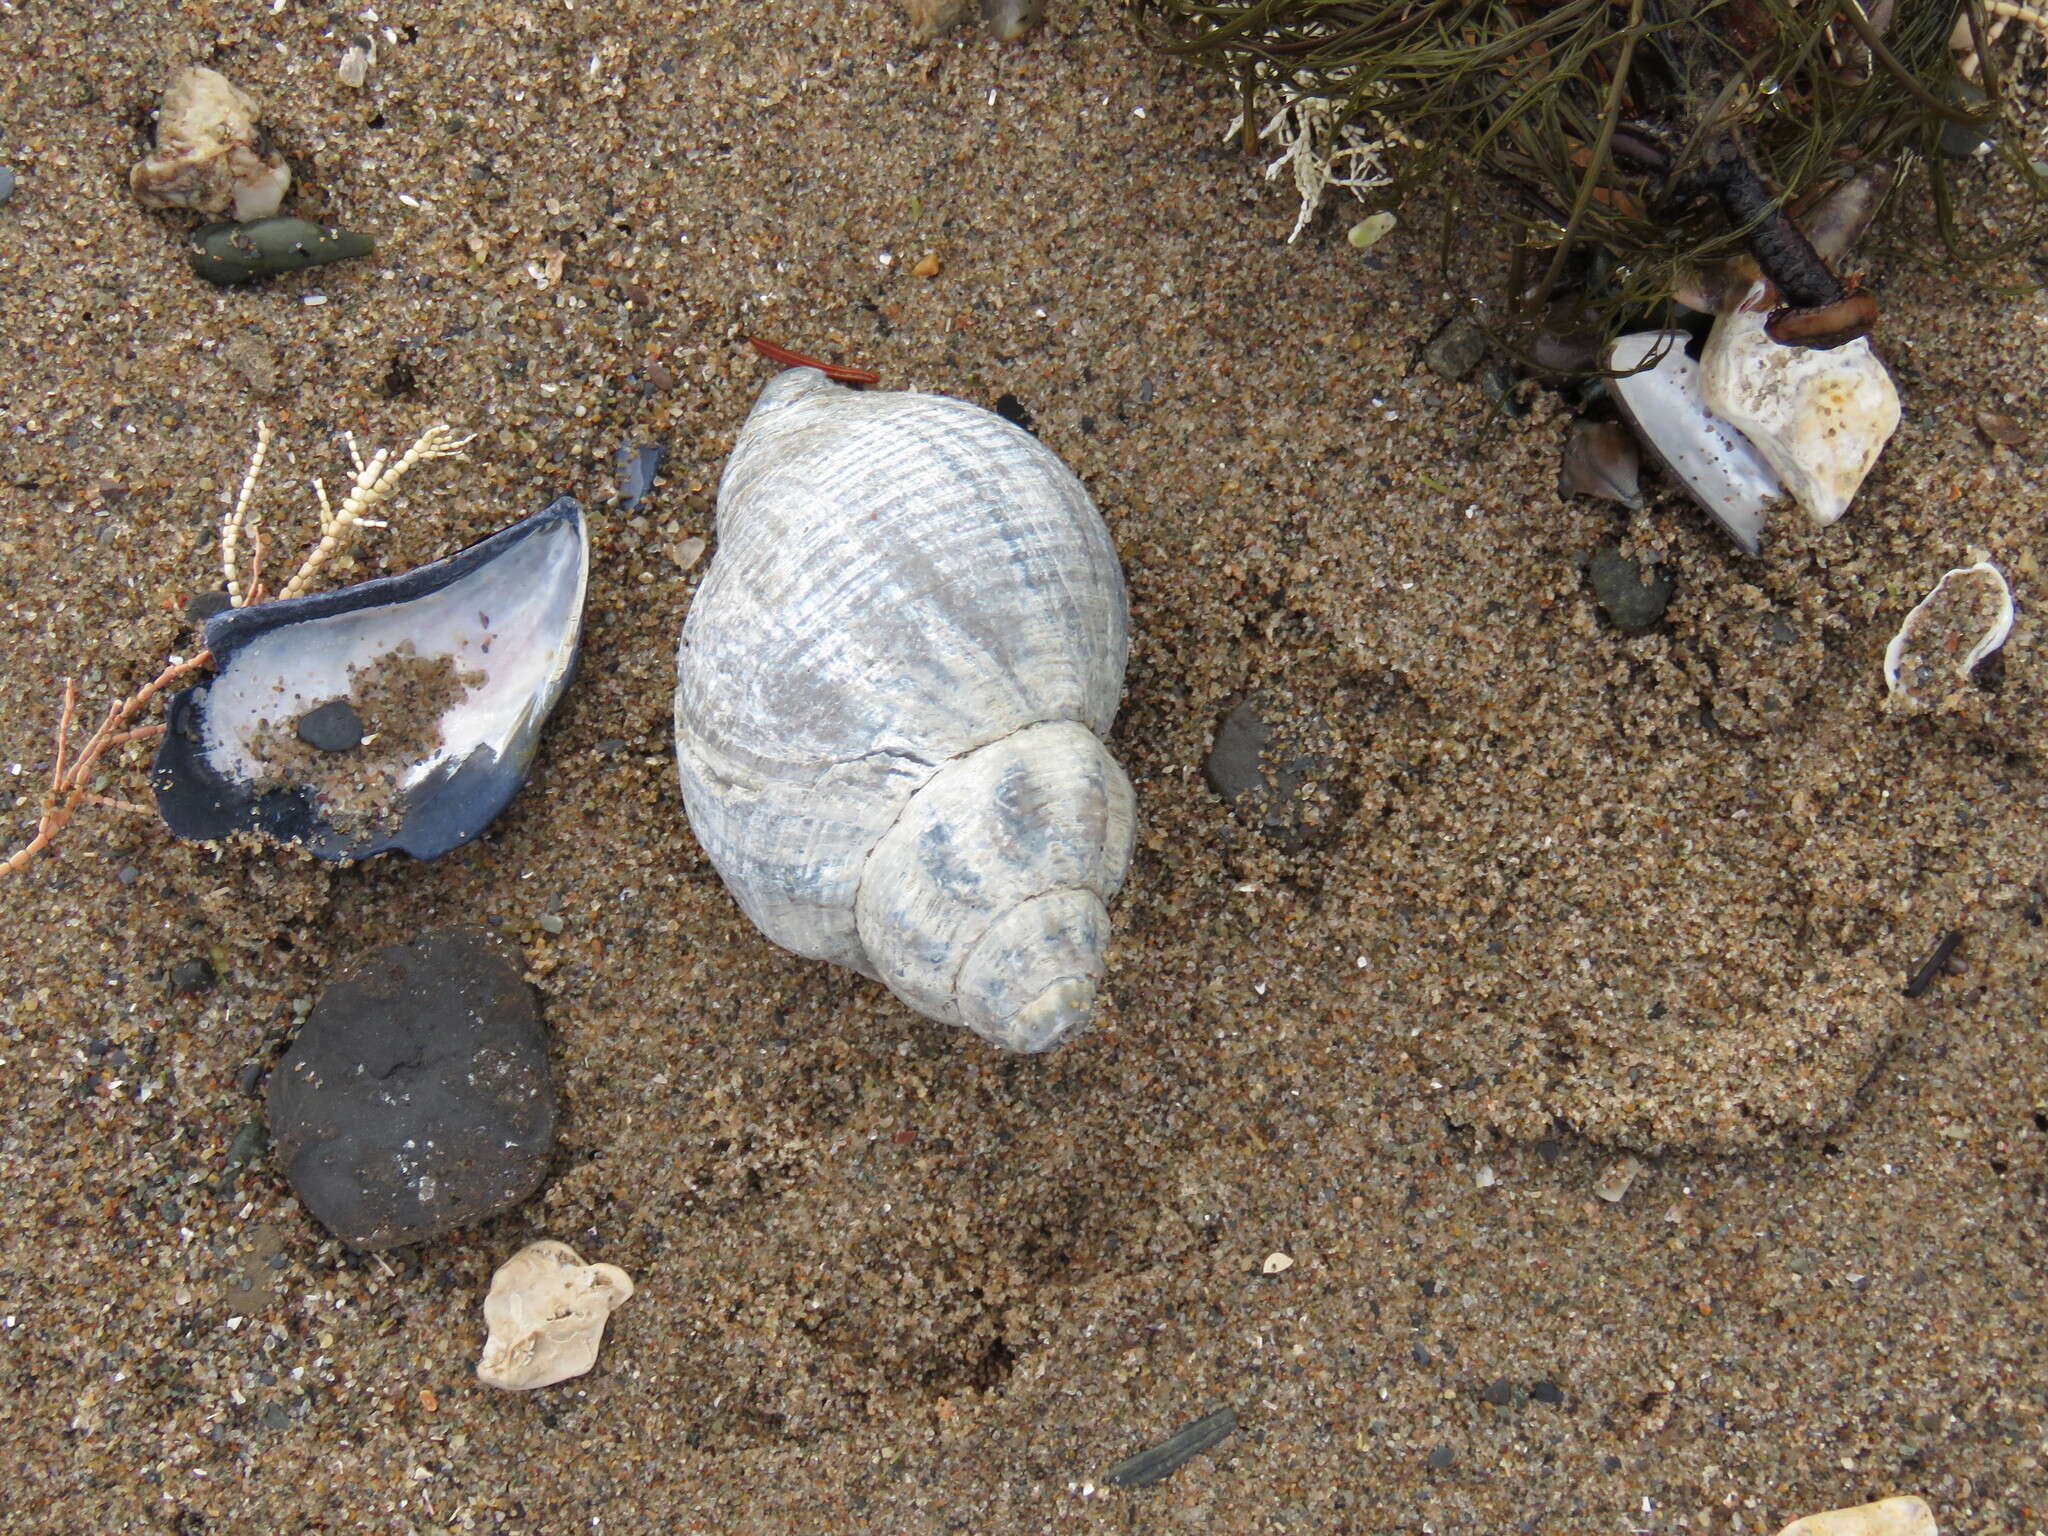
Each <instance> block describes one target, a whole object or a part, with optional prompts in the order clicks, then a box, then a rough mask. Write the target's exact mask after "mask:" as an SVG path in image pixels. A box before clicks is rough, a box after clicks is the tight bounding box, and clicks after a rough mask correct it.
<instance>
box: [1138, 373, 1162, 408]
mask: <svg viewBox="0 0 2048 1536" xmlns="http://www.w3.org/2000/svg"><path fill="white" fill-rule="evenodd" d="M1158 398H1159V389H1158V386H1157V385H1155V384H1154V383H1153V382H1152V381H1151V380H1150V379H1146V380H1145V381H1144V382H1143V383H1141V384H1140V385H1139V386H1138V404H1140V405H1150V404H1151V403H1152V402H1153V401H1154V400H1157V399H1158Z"/></svg>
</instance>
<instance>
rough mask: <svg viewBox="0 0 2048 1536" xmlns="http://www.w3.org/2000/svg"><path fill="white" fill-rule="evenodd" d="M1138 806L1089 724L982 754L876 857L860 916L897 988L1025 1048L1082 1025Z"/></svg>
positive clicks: (869, 948)
mask: <svg viewBox="0 0 2048 1536" xmlns="http://www.w3.org/2000/svg"><path fill="white" fill-rule="evenodd" d="M1137 824H1138V815H1137V799H1136V797H1135V795H1134V794H1133V793H1132V791H1131V782H1130V780H1129V779H1128V778H1126V777H1125V776H1124V771H1123V769H1121V768H1120V767H1118V766H1117V763H1116V759H1114V758H1113V757H1111V756H1110V755H1109V752H1108V750H1107V749H1106V748H1104V746H1103V745H1102V742H1101V741H1100V740H1099V739H1098V738H1097V737H1096V736H1095V735H1094V734H1093V733H1092V732H1090V731H1089V730H1088V729H1087V728H1086V727H1085V726H1081V725H1077V724H1075V723H1074V722H1072V721H1053V722H1048V723H1046V724H1043V725H1034V726H1029V727H1026V728H1025V729H1024V730H1021V731H1018V732H1016V733H1015V734H1014V735H1010V736H1005V737H1003V738H1001V739H1000V740H998V741H993V742H990V743H988V744H987V745H986V746H982V747H977V748H976V749H975V750H974V751H972V752H969V753H966V754H965V755H963V756H961V757H957V758H955V759H953V761H951V762H949V763H947V764H946V765H945V766H944V767H943V768H941V769H940V770H939V771H938V772H937V773H936V774H934V775H933V776H932V777H931V779H930V780H929V781H928V782H927V783H926V784H925V785H924V786H923V787H922V788H921V789H919V790H918V792H917V793H916V794H914V795H912V796H911V798H910V800H909V802H908V803H907V804H906V805H905V806H904V808H903V814H902V815H901V816H900V817H899V818H898V819H897V821H896V824H895V825H894V826H892V827H890V828H889V830H888V831H887V832H886V833H884V834H883V836H882V838H881V840H880V841H879V842H877V843H876V844H875V848H874V851H873V852H872V853H870V854H869V855H868V858H867V862H866V865H865V867H864V869H863V870H862V873H861V881H860V894H859V896H858V898H857V900H856V902H855V907H854V910H855V917H856V920H857V925H858V928H859V932H860V937H861V942H862V946H863V948H864V949H865V951H866V953H867V957H868V960H869V962H870V963H871V964H872V965H873V966H874V967H875V970H876V972H877V973H878V974H879V975H880V977H881V979H882V980H883V981H884V982H885V983H887V985H888V987H889V990H890V991H892V992H894V993H895V994H896V995H897V996H898V997H900V998H902V999H903V1000H904V1001H905V1002H907V1003H909V1004H910V1005H911V1006H912V1007H914V1008H916V1009H917V1010H918V1011H919V1012H921V1013H923V1014H925V1015H927V1016H928V1017H931V1018H935V1019H943V1020H945V1021H947V1022H949V1023H955V1024H965V1025H966V1026H967V1027H968V1028H969V1029H971V1030H973V1031H974V1032H975V1033H976V1034H978V1035H980V1036H982V1037H983V1038H984V1039H987V1040H991V1041H994V1042H995V1043H996V1044H997V1045H1001V1046H1005V1047H1007V1048H1009V1049H1011V1050H1018V1051H1042V1050H1047V1049H1050V1048H1051V1047H1052V1046H1054V1045H1056V1044H1058V1043H1059V1041H1060V1040H1061V1038H1063V1037H1064V1036H1065V1035H1066V1034H1068V1033H1069V1032H1070V1031H1071V1030H1072V1029H1073V1028H1074V1026H1075V1025H1077V1024H1079V1023H1080V1022H1081V1021H1082V1020H1083V1019H1085V1018H1086V1017H1087V1015H1088V1014H1089V1012H1090V1011H1091V1009H1092V1008H1093V1005H1094V1001H1095V989H1096V985H1097V983H1098V982H1100V980H1101V979H1102V964H1103V951H1104V950H1105V948H1106V947H1107V945H1108V940H1109V912H1108V908H1107V903H1108V901H1109V898H1110V897H1112V896H1114V895H1115V894H1116V892H1117V889H1118V887H1119V886H1121V885H1122V884H1123V880H1124V874H1125V872H1126V871H1127V870H1128V869H1129V868H1130V862H1131V846H1132V842H1133V840H1134V838H1135V836H1136V832H1137Z"/></svg>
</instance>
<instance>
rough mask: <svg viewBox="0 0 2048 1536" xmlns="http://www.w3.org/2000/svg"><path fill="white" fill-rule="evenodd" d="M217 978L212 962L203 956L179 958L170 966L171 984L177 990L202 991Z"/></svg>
mask: <svg viewBox="0 0 2048 1536" xmlns="http://www.w3.org/2000/svg"><path fill="white" fill-rule="evenodd" d="M219 979H220V978H219V977H217V976H216V975H215V974H214V970H213V962H212V961H211V960H207V959H204V958H200V959H197V960H180V961H179V962H178V963H177V964H176V965H174V966H172V967H171V986H172V987H173V988H174V989H175V990H177V991H179V992H204V991H205V990H206V989H207V988H209V987H211V986H212V985H213V984H214V982H216V981H217V980H219Z"/></svg>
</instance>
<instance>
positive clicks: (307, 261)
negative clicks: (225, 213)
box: [185, 217, 377, 287]
mask: <svg viewBox="0 0 2048 1536" xmlns="http://www.w3.org/2000/svg"><path fill="white" fill-rule="evenodd" d="M376 248H377V242H376V241H374V240H372V239H371V238H370V237H369V236H368V235H362V234H357V233H355V232H353V231H351V230H346V229H331V228H329V227H327V226H326V225H322V224H311V223H308V222H307V221H306V220H304V219H294V218H289V217H284V218H275V219H256V220H254V221H253V222H251V223H248V224H209V225H207V226H206V227H205V228H204V229H201V230H199V231H197V232H195V233H194V234H193V236H192V239H191V241H190V243H189V244H187V245H186V247H185V260H186V261H188V262H190V263H191V266H192V270H193V271H194V272H196V273H198V274H199V275H200V276H201V277H203V278H205V279H206V280H207V281H208V282H209V283H218V284H220V285H221V286H222V287H229V286H231V285H233V284H235V283H250V282H254V281H255V280H256V279H257V278H259V277H275V276H277V275H278V274H279V273H281V272H298V271H301V270H303V269H304V268H306V267H320V266H325V265H326V264H327V263H328V262H330V261H347V260H349V259H350V258H351V257H356V256H367V255H369V254H370V252H372V251H374V250H375V249H376Z"/></svg>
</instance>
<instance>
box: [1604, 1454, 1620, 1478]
mask: <svg viewBox="0 0 2048 1536" xmlns="http://www.w3.org/2000/svg"><path fill="white" fill-rule="evenodd" d="M1600 1470H1601V1471H1602V1472H1605V1473H1607V1474H1608V1475H1609V1476H1610V1477H1611V1476H1613V1475H1614V1474H1615V1473H1616V1472H1619V1471H1620V1470H1621V1458H1620V1457H1619V1456H1602V1457H1601V1458H1600Z"/></svg>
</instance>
